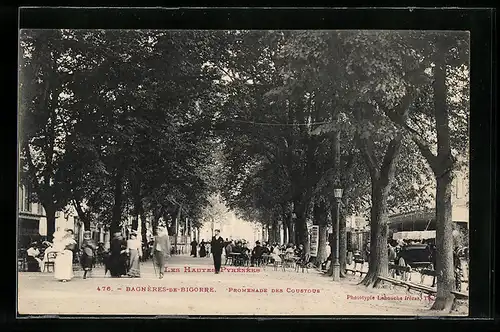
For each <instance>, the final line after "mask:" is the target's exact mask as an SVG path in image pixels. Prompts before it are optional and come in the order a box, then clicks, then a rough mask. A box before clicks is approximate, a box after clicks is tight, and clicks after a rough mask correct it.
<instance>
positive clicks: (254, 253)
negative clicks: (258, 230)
mask: <svg viewBox="0 0 500 332" xmlns="http://www.w3.org/2000/svg"><path fill="white" fill-rule="evenodd" d="M225 253H226V257H228V256H230V255H231V254H232V253H237V254H238V255H237V256H236V257H237V258H236V259H235V261H234V262H233V263H234V265H246V264H247V263H250V264H251V266H254V265H260V264H261V263H262V262H263V261H264V260H265V262H266V263H267V262H269V263H274V262H281V261H282V257H283V258H286V257H287V256H288V257H289V258H293V257H299V258H300V259H305V250H304V246H303V245H302V244H300V245H298V246H296V245H295V244H292V243H289V244H287V245H279V244H277V243H274V244H272V245H271V244H270V243H269V242H264V244H263V245H261V243H260V241H256V242H255V246H254V247H253V248H252V249H250V248H249V247H248V242H246V241H244V240H243V241H241V240H240V241H236V242H233V241H227V242H226V244H225Z"/></svg>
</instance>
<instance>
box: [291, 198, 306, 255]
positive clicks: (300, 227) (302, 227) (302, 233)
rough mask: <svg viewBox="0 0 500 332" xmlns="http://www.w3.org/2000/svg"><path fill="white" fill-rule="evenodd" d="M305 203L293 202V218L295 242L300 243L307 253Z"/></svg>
mask: <svg viewBox="0 0 500 332" xmlns="http://www.w3.org/2000/svg"><path fill="white" fill-rule="evenodd" d="M306 206H307V205H306V204H305V203H302V202H299V203H296V204H294V207H295V208H294V212H295V215H296V219H295V227H296V230H295V233H296V242H295V243H296V244H298V245H300V244H302V245H303V246H304V249H305V251H306V253H309V251H310V248H309V232H308V231H307V220H306V218H307V216H306V212H307V211H306Z"/></svg>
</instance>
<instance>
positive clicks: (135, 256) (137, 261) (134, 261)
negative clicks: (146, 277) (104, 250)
mask: <svg viewBox="0 0 500 332" xmlns="http://www.w3.org/2000/svg"><path fill="white" fill-rule="evenodd" d="M127 250H128V254H129V266H128V276H129V277H131V278H139V277H140V276H141V257H142V245H141V241H140V240H139V239H138V238H137V231H135V230H132V231H131V232H130V239H129V240H128V241H127Z"/></svg>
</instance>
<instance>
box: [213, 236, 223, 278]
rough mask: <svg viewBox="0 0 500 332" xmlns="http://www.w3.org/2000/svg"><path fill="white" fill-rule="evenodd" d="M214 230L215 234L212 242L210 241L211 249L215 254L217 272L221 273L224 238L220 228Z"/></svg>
mask: <svg viewBox="0 0 500 332" xmlns="http://www.w3.org/2000/svg"><path fill="white" fill-rule="evenodd" d="M214 232H215V236H214V237H213V238H212V242H210V250H211V251H212V254H213V255H214V269H215V274H219V272H220V266H221V259H222V258H221V256H222V250H223V249H224V239H223V238H222V237H221V236H220V230H218V229H216V230H215V231H214Z"/></svg>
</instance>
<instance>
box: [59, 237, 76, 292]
mask: <svg viewBox="0 0 500 332" xmlns="http://www.w3.org/2000/svg"><path fill="white" fill-rule="evenodd" d="M75 246H76V241H75V240H74V239H73V230H72V229H67V230H66V235H64V236H63V237H62V238H58V239H57V241H54V246H53V250H54V251H56V252H57V256H56V259H55V261H54V278H56V280H59V281H62V282H66V281H68V280H71V279H72V278H73V276H74V275H73V250H74V249H75Z"/></svg>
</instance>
